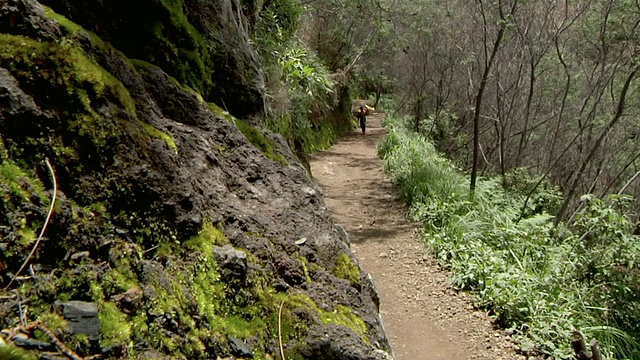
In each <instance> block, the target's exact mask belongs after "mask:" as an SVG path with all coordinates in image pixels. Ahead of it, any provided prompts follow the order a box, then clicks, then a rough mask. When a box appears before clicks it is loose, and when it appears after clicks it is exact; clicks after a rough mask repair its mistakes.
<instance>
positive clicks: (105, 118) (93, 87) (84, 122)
mask: <svg viewBox="0 0 640 360" xmlns="http://www.w3.org/2000/svg"><path fill="white" fill-rule="evenodd" d="M0 66H2V67H4V68H6V69H8V70H9V71H10V72H11V74H12V75H13V76H14V77H15V78H16V79H17V80H18V81H19V82H20V86H21V88H23V89H24V90H25V91H26V92H28V93H30V94H33V96H34V100H36V102H38V103H39V104H40V105H41V106H43V107H45V108H47V107H49V106H59V104H65V112H64V113H63V114H62V119H63V120H64V121H65V122H66V123H63V124H60V129H59V130H60V131H59V132H57V133H56V135H58V136H53V137H52V136H46V137H45V136H41V137H34V138H24V139H17V140H19V142H20V143H14V142H13V141H14V140H12V142H11V143H7V142H6V141H7V139H5V144H4V145H5V146H6V147H7V149H8V150H9V152H10V153H11V154H12V156H15V157H17V158H20V157H23V156H27V154H24V151H25V150H24V149H26V148H29V149H31V150H35V154H39V156H42V153H53V154H55V156H56V163H57V165H58V167H63V168H64V167H66V168H68V169H72V171H75V172H81V171H82V169H83V168H84V166H86V165H83V164H81V161H79V160H80V157H81V155H82V156H84V157H89V156H91V155H95V157H91V160H92V161H94V162H95V161H96V160H98V156H101V155H102V154H104V155H105V161H112V157H110V156H108V155H107V154H108V152H105V149H106V148H108V147H109V145H110V144H112V143H113V142H114V140H115V139H117V138H119V137H121V136H122V134H123V133H124V128H123V126H122V124H121V123H119V122H118V121H116V120H115V119H114V118H113V117H112V114H109V113H105V112H104V109H105V107H104V105H100V104H104V102H105V101H110V102H113V103H115V104H117V105H119V106H120V107H121V108H122V109H124V110H125V111H126V112H127V113H128V114H129V115H130V116H131V117H132V118H135V117H136V111H135V105H134V102H133V100H132V98H131V96H130V94H129V92H128V90H127V89H126V88H125V87H124V85H123V84H122V83H121V82H120V81H118V80H117V79H116V78H115V77H113V76H112V75H111V74H110V73H109V72H107V71H106V70H105V69H104V68H102V67H101V66H99V65H98V64H96V63H95V62H94V61H93V60H92V59H91V58H90V57H89V56H88V55H87V54H86V53H85V52H84V51H83V50H82V49H80V47H79V46H78V45H76V44H74V42H73V41H72V40H64V41H61V42H59V43H49V42H40V41H35V40H33V39H30V38H27V37H23V36H13V35H7V34H0ZM35 68H37V69H39V71H37V72H34V71H33V69H35ZM44 90H46V91H44ZM97 109H101V110H97ZM29 125H30V124H29ZM25 126H27V125H25ZM30 126H38V124H37V123H34V124H33V125H30ZM29 156H34V155H33V152H32V153H31V154H29ZM72 178H74V177H73V176H72Z"/></svg>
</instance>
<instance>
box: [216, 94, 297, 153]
mask: <svg viewBox="0 0 640 360" xmlns="http://www.w3.org/2000/svg"><path fill="white" fill-rule="evenodd" d="M207 104H208V105H209V109H210V110H211V112H213V113H214V114H216V115H218V116H220V117H221V118H223V119H226V120H227V121H229V122H231V123H233V124H234V125H235V126H236V127H237V128H238V130H240V132H242V134H244V136H245V137H246V138H247V140H249V142H250V143H251V144H252V145H253V146H255V147H256V148H258V150H260V151H261V152H262V153H263V154H264V155H265V156H266V157H268V158H269V159H271V160H273V161H277V162H279V163H281V164H283V165H288V163H287V160H286V159H285V158H284V156H282V154H279V153H277V152H276V150H275V148H274V144H273V143H272V142H271V141H269V139H267V138H266V137H265V136H264V134H263V133H262V132H260V131H259V130H258V129H256V128H254V127H253V126H251V125H249V124H247V123H246V122H244V121H242V120H240V119H236V118H235V117H233V116H232V115H231V114H229V112H228V111H225V110H223V109H222V108H221V107H219V106H218V105H216V104H214V103H207Z"/></svg>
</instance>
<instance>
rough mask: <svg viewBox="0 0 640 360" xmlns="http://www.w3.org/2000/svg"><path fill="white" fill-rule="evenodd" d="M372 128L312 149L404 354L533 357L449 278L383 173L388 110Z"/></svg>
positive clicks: (411, 357) (408, 357)
mask: <svg viewBox="0 0 640 360" xmlns="http://www.w3.org/2000/svg"><path fill="white" fill-rule="evenodd" d="M368 127H369V129H367V134H366V135H362V134H361V133H360V132H356V131H355V130H354V131H353V132H351V133H350V134H348V135H346V136H345V137H343V138H342V140H341V141H340V142H339V143H338V144H336V145H335V146H333V147H332V148H331V149H329V150H327V151H324V152H321V153H318V154H315V155H314V156H312V158H311V169H312V172H313V175H314V177H315V179H316V181H317V183H318V184H319V185H320V186H321V187H322V189H323V191H324V197H325V202H326V204H327V206H328V207H329V209H330V210H331V212H332V214H333V217H334V220H335V221H336V222H338V223H340V224H342V225H343V226H344V227H345V229H346V230H347V232H349V234H350V235H351V240H352V250H353V251H354V252H355V254H356V256H357V257H358V259H359V261H360V264H361V265H362V267H363V268H364V269H365V270H366V271H367V272H369V273H371V274H372V275H373V277H374V279H375V281H376V284H377V286H378V290H379V292H380V297H381V305H380V312H381V314H382V317H383V319H384V322H385V326H386V330H387V334H388V335H389V338H390V340H391V345H392V347H393V349H394V352H395V355H396V359H397V360H421V359H456V360H457V359H504V360H507V359H508V360H511V359H525V358H526V357H523V356H521V355H517V354H516V353H515V351H514V349H513V347H512V344H511V342H510V341H509V337H508V336H507V335H505V334H504V333H503V332H501V331H498V330H494V329H493V327H492V325H491V321H490V319H489V317H488V316H487V315H486V314H485V313H483V312H481V311H477V310H475V309H474V307H473V306H472V305H471V303H470V301H469V299H468V297H467V296H466V294H464V293H457V292H456V291H454V290H452V289H451V287H450V286H449V285H448V283H447V277H448V274H447V273H446V271H443V270H442V269H441V268H440V267H439V266H438V265H437V264H436V261H435V259H434V257H433V255H431V254H429V253H428V251H427V250H426V247H425V245H424V243H422V242H421V241H420V240H419V237H418V235H417V225H416V224H413V223H411V222H409V221H407V219H406V217H405V215H406V213H407V208H406V206H405V205H404V204H403V203H402V202H401V201H399V200H398V199H397V196H396V192H395V190H394V187H393V184H392V183H391V181H390V180H389V179H388V177H387V176H386V175H385V174H384V173H383V172H382V167H381V163H380V161H379V160H378V158H377V156H376V152H377V144H378V142H379V141H380V139H381V138H382V136H383V135H384V131H385V130H384V129H383V128H382V127H381V115H373V116H370V117H369V119H368Z"/></svg>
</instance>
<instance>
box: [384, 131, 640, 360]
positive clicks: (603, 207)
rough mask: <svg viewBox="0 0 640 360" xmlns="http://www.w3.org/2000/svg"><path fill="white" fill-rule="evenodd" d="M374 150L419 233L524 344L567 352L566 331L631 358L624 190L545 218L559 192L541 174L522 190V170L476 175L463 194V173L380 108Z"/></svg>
mask: <svg viewBox="0 0 640 360" xmlns="http://www.w3.org/2000/svg"><path fill="white" fill-rule="evenodd" d="M386 125H387V127H388V128H389V134H388V136H387V137H386V138H385V139H384V140H383V141H382V142H381V143H380V146H379V156H380V157H381V158H382V159H383V163H384V167H385V170H386V171H387V172H389V173H390V175H391V177H392V179H393V181H394V182H395V183H396V185H397V186H398V188H399V190H400V192H401V194H402V196H403V197H404V199H405V200H406V201H407V203H409V204H410V209H411V210H410V211H411V216H412V217H413V218H414V219H415V220H417V221H420V222H421V224H422V225H423V226H422V231H421V234H422V236H423V239H424V241H425V242H426V243H427V245H428V246H429V247H430V248H431V249H432V250H433V252H434V253H435V255H436V256H437V258H438V259H439V261H440V262H441V263H442V264H443V265H445V266H447V267H449V268H450V269H451V271H452V280H453V283H454V286H455V287H456V288H458V289H461V290H469V291H471V292H472V294H473V295H474V299H475V302H476V304H477V306H479V307H482V308H485V309H488V310H490V311H491V312H492V314H493V315H494V316H495V318H496V321H497V322H498V323H499V324H500V325H501V326H503V327H505V328H508V329H511V330H513V332H514V337H515V339H516V341H517V342H518V344H519V346H520V348H521V349H522V350H523V351H524V352H527V353H529V354H536V353H538V354H546V355H549V356H552V357H554V358H557V359H569V358H573V356H572V350H571V344H570V340H571V336H572V334H573V332H574V331H580V332H581V333H583V334H584V335H585V336H586V337H587V338H588V339H589V340H590V339H591V338H597V339H598V340H600V342H601V346H602V348H603V351H604V355H605V357H606V358H608V359H640V355H639V354H640V346H639V344H638V342H637V341H636V340H635V338H637V337H638V335H639V334H640V327H639V326H638V321H637V319H640V295H639V294H640V291H639V286H638V284H639V283H640V282H639V281H638V280H640V272H639V271H638V270H637V269H636V264H637V261H638V259H639V257H640V256H639V255H640V241H639V240H640V238H639V237H638V236H636V235H634V234H633V232H634V230H635V226H634V225H635V224H634V223H633V222H632V221H631V219H632V218H634V216H635V214H633V211H632V206H631V204H632V201H631V199H629V198H625V197H620V196H612V197H610V198H608V199H604V200H603V199H596V198H593V197H590V196H585V197H584V198H583V201H584V206H583V210H581V211H580V212H579V213H578V214H577V215H576V217H575V219H574V221H573V222H572V224H571V225H566V224H561V225H560V226H559V227H558V228H554V227H553V223H552V220H553V216H552V215H550V214H549V213H550V212H551V213H553V210H554V209H555V207H556V206H557V204H558V203H559V202H560V201H561V196H560V194H559V192H558V191H557V190H556V189H555V188H554V187H553V186H551V185H549V184H546V185H545V186H542V187H541V190H538V191H537V192H536V193H534V194H533V196H532V198H531V200H530V201H529V202H528V204H529V205H526V208H524V209H523V206H525V205H524V204H525V201H524V199H525V198H526V195H527V193H528V188H530V187H529V186H528V185H530V184H531V183H532V182H535V181H536V180H537V179H532V178H531V177H529V176H528V175H526V174H523V172H522V171H517V172H514V173H513V174H510V175H509V176H507V178H506V179H500V178H483V179H481V180H480V181H479V183H478V187H477V190H476V193H475V194H474V195H473V196H471V194H469V190H468V188H469V182H468V176H467V175H466V174H465V173H463V172H462V171H461V170H459V169H457V168H455V166H453V164H452V163H451V162H450V161H449V160H447V159H446V158H444V157H443V156H442V155H440V154H438V153H437V151H436V150H435V147H434V146H433V144H432V143H431V142H430V141H429V140H428V139H426V138H424V137H422V136H419V135H416V134H414V133H412V132H411V131H409V130H407V129H406V128H405V127H404V126H403V121H402V120H399V119H392V118H389V119H388V120H387V124H386Z"/></svg>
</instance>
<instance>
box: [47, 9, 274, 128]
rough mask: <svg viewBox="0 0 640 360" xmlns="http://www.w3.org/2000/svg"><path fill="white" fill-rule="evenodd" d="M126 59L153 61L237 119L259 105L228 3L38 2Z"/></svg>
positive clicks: (260, 87) (257, 77) (255, 72)
mask: <svg viewBox="0 0 640 360" xmlns="http://www.w3.org/2000/svg"><path fill="white" fill-rule="evenodd" d="M42 3H43V4H45V5H48V6H50V7H51V8H52V9H53V10H54V11H56V12H57V13H59V14H62V15H64V16H66V17H68V18H69V19H71V20H72V21H74V22H76V23H78V24H80V25H82V26H84V27H85V28H86V29H87V30H90V31H92V32H94V33H96V34H97V35H98V36H100V37H101V38H102V39H104V40H105V41H108V42H109V43H111V44H112V45H113V46H114V47H115V48H117V49H118V50H120V51H122V52H123V53H125V54H126V56H128V57H129V58H132V59H141V60H144V61H147V62H149V63H151V64H154V65H156V66H158V67H160V68H162V69H163V70H164V71H166V72H167V73H169V74H170V75H171V76H173V77H175V78H176V79H178V80H179V81H180V82H181V83H183V84H185V85H187V86H189V87H192V88H194V89H196V90H197V91H198V92H200V93H202V94H204V95H205V96H206V98H207V99H208V100H209V101H212V102H216V103H224V104H225V105H226V107H227V108H228V109H229V110H230V111H231V113H233V114H234V115H236V116H238V117H246V116H250V115H255V114H259V113H260V112H262V111H263V109H264V99H263V92H264V84H263V82H264V81H263V79H262V73H261V71H260V68H259V67H258V65H257V64H258V61H257V55H256V54H255V52H254V50H253V49H252V48H251V46H250V45H249V41H248V34H242V33H241V31H240V30H241V29H240V28H239V27H238V25H237V24H238V23H239V22H242V21H246V19H244V18H243V19H237V18H236V17H237V14H238V13H237V12H236V11H234V10H233V4H234V2H233V1H230V0H225V1H200V0H162V1H152V0H138V1H133V2H132V1H123V0H114V1H109V2H98V1H84V0H43V1H42Z"/></svg>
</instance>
